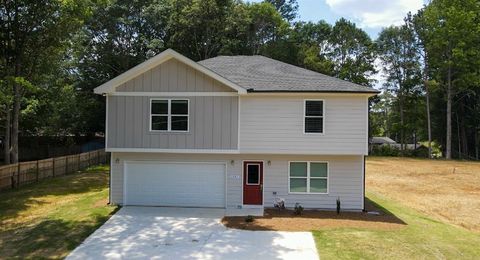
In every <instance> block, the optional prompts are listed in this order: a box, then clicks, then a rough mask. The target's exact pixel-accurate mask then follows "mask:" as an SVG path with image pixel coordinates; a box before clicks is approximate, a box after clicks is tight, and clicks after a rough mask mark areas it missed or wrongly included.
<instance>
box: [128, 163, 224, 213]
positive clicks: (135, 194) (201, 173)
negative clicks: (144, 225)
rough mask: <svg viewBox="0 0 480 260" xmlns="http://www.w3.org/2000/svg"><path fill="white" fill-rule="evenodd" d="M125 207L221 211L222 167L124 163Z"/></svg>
mask: <svg viewBox="0 0 480 260" xmlns="http://www.w3.org/2000/svg"><path fill="white" fill-rule="evenodd" d="M124 204H125V205H145V206H179V207H221V208H224V207H225V164H222V163H164V162H128V163H127V164H126V167H125V201H124Z"/></svg>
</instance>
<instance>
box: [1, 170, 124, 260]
mask: <svg viewBox="0 0 480 260" xmlns="http://www.w3.org/2000/svg"><path fill="white" fill-rule="evenodd" d="M106 170H108V167H104V166H102V167H95V168H90V169H88V170H87V171H85V172H82V173H76V174H72V175H67V176H64V177H58V178H53V179H46V180H43V181H41V182H40V183H38V184H32V185H28V186H24V187H21V188H20V189H19V190H13V191H7V192H2V193H0V198H1V199H0V256H1V257H0V258H63V257H65V256H67V254H68V253H69V252H70V251H72V250H73V249H74V248H75V247H76V246H77V245H79V244H80V243H81V242H82V241H83V240H84V239H85V238H86V237H87V236H88V235H89V234H91V233H92V232H93V231H94V230H95V229H97V228H98V227H99V226H100V225H101V224H103V223H104V222H105V221H106V220H107V219H108V218H109V217H110V216H111V215H112V214H113V213H114V211H115V210H116V208H115V207H113V206H108V205H107V202H108V173H107V172H106Z"/></svg>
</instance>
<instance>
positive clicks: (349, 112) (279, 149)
mask: <svg viewBox="0 0 480 260" xmlns="http://www.w3.org/2000/svg"><path fill="white" fill-rule="evenodd" d="M308 99H312V100H323V101H324V108H325V111H324V120H325V123H324V127H325V128H324V133H323V134H308V133H307V134H305V133H304V129H303V128H304V126H303V124H304V123H303V120H304V101H305V100H308ZM240 122H241V124H240V149H241V152H246V153H257V152H258V153H297V154H298V153H304V154H325V155H326V154H332V155H337V154H338V155H341V154H344V155H354V154H359V155H365V154H367V131H368V98H367V97H365V96H361V95H350V94H338V95H325V96H318V95H316V96H311V95H305V96H273V95H272V96H268V95H265V96H263V95H262V96H242V97H241V98H240Z"/></svg>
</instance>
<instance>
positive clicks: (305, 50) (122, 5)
mask: <svg viewBox="0 0 480 260" xmlns="http://www.w3.org/2000/svg"><path fill="white" fill-rule="evenodd" d="M479 14H480V7H479V3H478V1H476V0H452V1H448V0H433V1H432V2H431V3H429V4H428V5H426V6H425V7H424V8H423V9H421V10H420V11H418V12H417V13H415V14H406V17H405V23H404V24H403V25H400V26H391V27H388V28H384V29H383V30H382V31H381V32H380V34H379V36H378V38H377V39H372V38H371V37H370V36H369V35H368V34H367V33H366V32H365V31H364V30H363V29H361V28H359V27H357V26H356V25H355V23H353V22H351V21H348V20H347V19H343V18H342V19H339V20H338V21H336V22H335V23H334V24H329V23H327V22H325V21H323V20H320V21H319V22H305V21H299V20H298V3H297V2H296V0H265V1H264V2H260V3H248V2H244V1H242V0H135V1H132V0H116V1H114V0H75V1H73V0H67V1H65V0H43V1H36V0H4V1H2V2H1V4H0V16H1V21H2V23H1V26H0V27H1V28H0V30H1V31H0V38H1V39H0V40H1V45H2V51H1V58H0V68H1V70H0V87H1V88H0V122H1V126H0V131H1V132H0V136H1V137H3V143H4V151H3V153H4V154H5V158H6V161H7V162H16V161H18V139H19V137H21V136H42V135H49V136H61V135H77V136H78V135H92V134H94V133H96V132H103V130H104V122H105V120H104V116H105V115H104V114H105V108H104V103H103V102H104V101H103V99H102V97H99V96H96V95H94V94H93V93H92V90H93V88H95V87H97V86H99V85H100V84H102V83H104V82H106V81H107V80H109V79H111V78H113V77H115V76H117V75H119V74H121V73H122V72H124V71H126V70H128V69H129V68H131V67H133V66H135V65H137V64H139V63H141V62H142V61H144V60H146V59H148V58H150V57H153V56H154V55H156V54H158V53H160V52H161V51H163V50H165V49H167V48H173V49H175V50H176V51H178V52H180V53H182V54H184V55H186V56H187V57H189V58H191V59H193V60H196V61H198V60H202V59H206V58H210V57H215V56H217V55H264V56H268V57H271V58H274V59H277V60H281V61H284V62H287V63H290V64H294V65H297V66H301V67H304V68H307V69H310V70H314V71H318V72H320V73H324V74H327V75H331V76H335V77H338V78H341V79H344V80H348V81H352V82H355V83H357V84H361V85H365V86H374V85H378V84H380V83H379V82H376V81H375V79H374V78H375V77H374V76H375V75H376V74H378V73H382V74H383V75H385V76H386V79H385V83H384V84H382V85H381V88H382V94H381V95H379V96H378V97H376V98H373V99H372V100H371V102H370V107H371V115H370V135H374V136H379V135H380V136H389V137H392V138H393V139H395V140H397V141H398V142H400V143H403V144H405V143H411V142H417V141H427V142H428V143H431V144H433V145H438V146H441V148H442V149H443V150H444V152H445V156H446V157H447V158H452V157H454V158H477V159H478V156H479V155H478V153H479V151H478V150H479V136H478V135H479V131H480V124H479V121H480V118H479V117H480V106H479V103H480V102H479V94H480V88H479V87H478V85H479V82H480V80H479V79H480V77H479V75H480V74H479V68H480V66H479V65H480V64H479V61H480V57H479V56H480V53H479V50H478V46H479V43H480V15H479ZM402 147H403V146H402Z"/></svg>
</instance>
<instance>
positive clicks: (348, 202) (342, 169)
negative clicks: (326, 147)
mask: <svg viewBox="0 0 480 260" xmlns="http://www.w3.org/2000/svg"><path fill="white" fill-rule="evenodd" d="M117 159H118V162H117ZM135 160H153V161H159V162H161V161H170V162H172V161H174V162H224V163H226V165H227V179H226V185H227V186H226V190H227V191H226V195H227V199H226V200H227V201H226V205H227V208H237V207H239V206H242V200H243V198H242V190H243V161H247V160H248V161H255V160H258V161H263V162H264V206H265V207H272V206H273V202H274V199H275V198H276V197H279V198H283V199H285V202H286V206H287V207H289V208H291V207H293V206H294V205H295V203H296V202H299V203H301V204H302V205H303V206H304V207H306V208H319V209H335V208H336V200H337V198H340V200H341V203H342V208H343V209H345V210H361V209H362V208H363V185H364V182H363V156H362V155H355V156H346V155H340V156H314V155H308V156H305V155H271V154H265V155H244V154H231V155H226V154H217V155H215V154H171V153H164V154H161V153H113V154H112V183H111V184H112V186H111V194H112V198H111V199H112V202H113V203H115V204H122V201H123V187H124V186H123V171H124V169H123V167H124V163H125V161H135ZM232 160H233V164H232ZM268 161H270V165H268ZM289 161H327V162H328V163H329V179H328V181H329V193H328V194H289V192H288V162H289ZM274 192H276V194H277V195H274V194H273V193H274Z"/></svg>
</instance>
